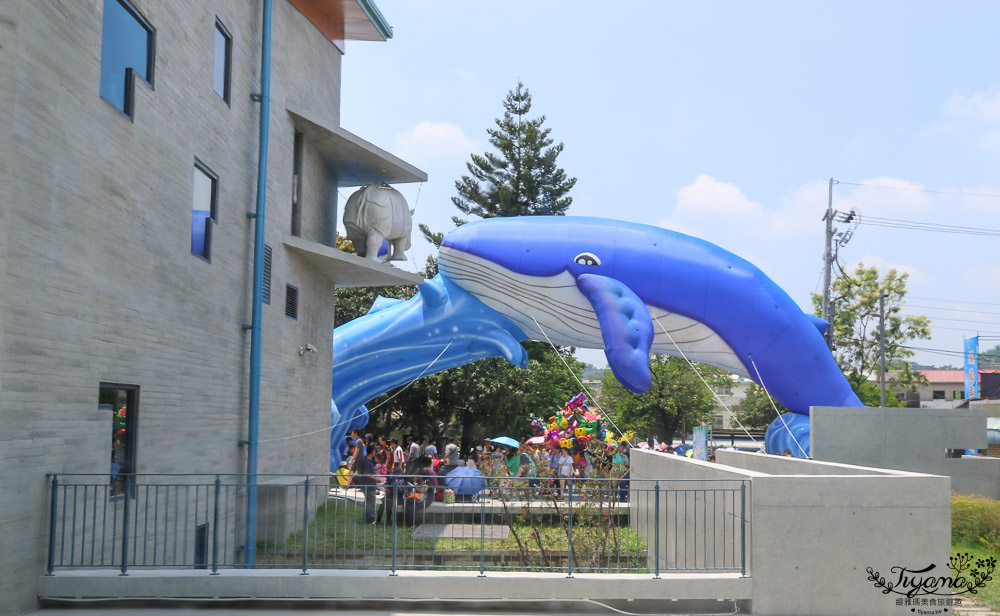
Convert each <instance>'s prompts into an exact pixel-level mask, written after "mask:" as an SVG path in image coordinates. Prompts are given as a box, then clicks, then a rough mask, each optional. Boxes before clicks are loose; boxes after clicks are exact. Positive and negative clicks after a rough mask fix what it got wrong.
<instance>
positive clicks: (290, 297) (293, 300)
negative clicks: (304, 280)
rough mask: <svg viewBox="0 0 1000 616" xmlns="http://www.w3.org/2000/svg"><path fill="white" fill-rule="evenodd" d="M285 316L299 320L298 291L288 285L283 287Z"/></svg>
mask: <svg viewBox="0 0 1000 616" xmlns="http://www.w3.org/2000/svg"><path fill="white" fill-rule="evenodd" d="M285 316H286V317H288V318H290V319H297V318H299V290H298V289H297V288H295V287H293V286H292V285H290V284H288V285H285Z"/></svg>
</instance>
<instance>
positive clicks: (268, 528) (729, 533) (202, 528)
mask: <svg viewBox="0 0 1000 616" xmlns="http://www.w3.org/2000/svg"><path fill="white" fill-rule="evenodd" d="M48 476H49V477H50V481H51V488H50V503H49V511H50V519H49V543H48V545H47V567H46V573H47V574H48V575H56V574H57V572H58V571H59V570H62V569H66V568H80V567H96V568H115V569H120V573H121V574H122V575H129V571H130V569H131V568H136V567H142V568H171V569H176V568H204V569H208V570H209V572H210V573H211V574H214V575H219V574H224V572H225V570H227V569H232V568H242V567H246V566H247V562H246V558H247V553H248V552H249V550H248V549H247V546H246V545H245V543H243V542H242V541H241V539H242V538H243V537H245V536H246V533H245V526H246V524H247V522H248V521H247V519H246V516H245V514H244V513H243V512H245V504H246V500H247V498H248V494H247V492H248V486H247V483H246V481H245V477H246V475H245V474H242V473H139V474H127V475H126V476H125V477H124V479H125V481H124V483H125V486H126V487H125V491H124V492H122V489H121V481H120V479H121V478H120V477H115V478H114V479H115V481H114V482H113V481H112V477H111V475H110V474H109V473H50V474H49V475H48ZM261 477H262V478H264V479H265V481H264V482H263V483H261V484H260V485H259V486H258V489H259V490H260V491H261V492H260V495H261V500H260V501H259V504H258V511H257V513H258V515H259V522H258V523H259V533H258V535H257V539H256V542H257V543H256V545H255V546H253V547H254V551H255V558H256V566H258V567H274V568H292V567H294V568H297V569H299V570H300V572H301V573H302V574H308V573H309V571H310V570H311V569H316V568H362V569H364V568H373V569H386V570H388V571H389V572H390V574H391V575H395V574H396V572H397V571H398V570H399V569H414V568H417V569H459V570H460V569H470V570H476V571H478V572H479V575H480V576H485V575H486V573H487V571H495V570H531V571H538V570H541V571H547V570H551V571H562V572H564V573H565V574H566V575H567V576H570V577H571V576H573V575H575V574H576V573H578V572H579V573H637V572H646V573H649V574H650V575H651V576H652V577H654V578H658V577H659V576H660V575H661V574H662V573H663V572H665V571H666V572H671V571H686V572H709V571H726V572H731V573H736V574H740V575H744V576H746V575H749V573H748V565H747V563H748V562H750V559H748V558H747V551H748V549H749V547H748V541H747V532H746V531H747V524H748V520H747V519H746V516H747V509H748V508H747V496H748V494H747V491H748V488H749V487H750V482H749V480H747V479H705V480H693V479H662V478H661V479H625V478H587V479H575V478H574V479H567V480H566V481H567V484H568V485H563V486H560V485H559V482H558V478H553V477H546V476H540V477H509V476H499V477H491V476H481V477H476V478H475V480H476V481H479V482H481V483H480V484H476V485H474V486H472V487H473V488H474V493H475V494H474V496H473V495H466V494H464V493H465V492H467V490H463V489H462V488H461V486H459V485H457V484H452V485H453V487H454V488H455V490H454V491H456V492H459V494H449V495H447V496H446V494H445V492H446V490H450V489H451V488H448V487H447V485H446V483H445V482H446V481H448V482H451V480H452V479H454V478H453V477H447V476H439V477H437V480H438V485H437V486H434V485H428V483H429V482H430V481H431V476H428V475H421V474H417V475H390V476H389V477H384V476H378V475H355V476H354V482H355V484H356V485H341V483H340V481H343V480H344V478H343V477H339V476H336V475H329V474H328V475H326V476H324V475H323V474H320V473H317V474H311V473H302V474H289V473H271V474H265V475H262V476H261ZM268 478H269V479H268ZM380 482H385V483H383V484H381V485H380ZM452 499H454V500H455V502H454V503H452V502H450V501H451V500H452ZM446 501H448V502H446ZM372 519H376V521H381V522H382V523H383V524H382V525H379V524H374V525H373V524H370V522H371V521H372ZM427 533H430V535H427Z"/></svg>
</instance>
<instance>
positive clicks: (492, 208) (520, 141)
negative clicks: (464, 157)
mask: <svg viewBox="0 0 1000 616" xmlns="http://www.w3.org/2000/svg"><path fill="white" fill-rule="evenodd" d="M503 107H504V114H503V118H497V119H496V120H495V122H496V128H491V129H488V130H487V131H486V132H487V133H488V134H489V136H490V144H491V145H492V146H493V147H494V148H496V149H497V153H493V152H487V153H486V154H483V155H479V154H473V155H472V161H471V162H468V163H466V168H467V169H468V170H469V174H470V175H463V176H462V179H461V180H458V181H457V182H455V190H456V191H458V196H456V197H452V199H451V202H452V203H454V204H455V207H457V208H458V209H459V211H461V212H462V213H464V214H467V215H471V216H479V217H480V218H491V217H494V216H532V215H542V214H545V215H560V214H564V213H565V212H566V209H567V208H568V207H569V206H570V204H571V203H572V202H573V198H572V197H570V196H569V195H568V194H567V193H568V192H569V191H570V189H572V188H573V185H574V184H576V178H567V177H566V172H565V171H563V170H562V168H560V167H559V166H558V165H557V164H556V158H557V157H558V156H559V154H560V153H561V152H562V150H563V144H562V143H558V144H554V141H553V139H552V138H551V137H550V136H549V133H550V132H551V129H549V128H543V126H542V125H543V124H544V123H545V116H544V115H543V116H539V117H537V118H529V117H527V116H528V113H529V112H530V111H531V94H530V93H529V92H528V89H527V88H525V87H524V84H523V83H520V82H518V84H517V88H516V89H515V90H512V91H510V92H508V93H507V97H506V98H505V99H504V103H503Z"/></svg>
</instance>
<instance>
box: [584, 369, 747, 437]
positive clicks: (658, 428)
mask: <svg viewBox="0 0 1000 616" xmlns="http://www.w3.org/2000/svg"><path fill="white" fill-rule="evenodd" d="M695 366H696V367H697V369H698V371H699V372H700V373H701V375H702V377H703V378H704V379H705V380H706V381H707V382H708V383H709V385H710V386H712V387H719V386H721V385H722V384H723V382H724V380H725V379H727V378H728V377H729V373H727V372H725V371H723V370H721V369H719V368H716V367H714V366H709V365H707V364H695ZM649 369H650V371H651V372H652V375H653V384H652V386H651V387H650V388H649V390H647V391H646V392H644V393H641V394H635V393H632V392H631V391H629V390H627V389H625V387H623V386H622V385H621V384H620V383H619V382H618V381H617V379H615V378H614V376H613V375H612V374H611V372H610V371H608V372H607V373H606V374H605V376H604V379H603V389H602V391H601V399H602V400H603V405H604V410H605V412H606V413H607V414H608V415H609V416H610V417H611V418H612V419H613V420H614V422H615V424H616V425H617V426H618V428H619V430H621V431H627V430H635V432H636V434H638V435H639V437H640V438H643V437H648V436H655V437H656V438H658V439H659V440H661V441H666V442H670V441H671V440H672V439H673V438H674V436H675V435H678V434H681V433H682V432H683V431H689V430H690V429H691V428H692V427H694V426H697V425H699V424H702V423H706V422H708V421H711V418H712V414H713V411H714V409H715V396H714V395H713V394H712V392H711V391H710V390H709V389H708V387H705V384H704V383H702V381H701V379H700V378H698V375H697V374H695V372H694V370H692V368H691V365H689V364H688V363H687V361H685V360H683V359H681V358H678V357H669V356H666V355H653V356H651V357H650V361H649Z"/></svg>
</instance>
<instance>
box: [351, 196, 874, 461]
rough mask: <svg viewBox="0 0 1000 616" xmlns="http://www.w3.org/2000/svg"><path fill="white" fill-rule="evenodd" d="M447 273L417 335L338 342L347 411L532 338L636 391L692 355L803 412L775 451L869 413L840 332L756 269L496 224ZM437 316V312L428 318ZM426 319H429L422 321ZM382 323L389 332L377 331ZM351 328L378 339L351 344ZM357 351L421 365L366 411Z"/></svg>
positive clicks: (412, 330) (802, 445) (534, 224)
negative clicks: (671, 362)
mask: <svg viewBox="0 0 1000 616" xmlns="http://www.w3.org/2000/svg"><path fill="white" fill-rule="evenodd" d="M439 269H440V272H441V273H440V274H439V277H438V278H436V279H435V280H434V281H429V282H427V283H425V284H424V285H423V286H422V291H421V295H419V296H417V297H416V298H414V299H413V300H409V302H412V303H404V304H403V305H404V306H405V305H407V304H409V306H410V307H409V308H407V309H405V310H401V311H400V313H399V314H400V315H404V314H408V315H409V317H408V318H407V319H403V321H404V322H407V323H408V325H406V326H402V325H401V324H400V323H397V315H396V313H395V311H393V313H391V314H390V313H387V312H386V311H385V310H378V311H377V312H375V313H373V314H372V315H368V316H365V317H362V318H360V319H357V320H355V321H352V322H351V323H348V324H347V325H344V326H342V327H340V328H337V329H336V330H335V331H334V346H335V350H334V364H335V365H334V399H335V401H336V402H337V404H338V406H340V408H355V407H356V406H358V405H360V404H361V403H363V402H365V401H367V400H368V399H370V397H374V395H377V394H379V393H382V392H384V391H387V390H388V389H389V388H390V387H392V386H395V385H398V384H402V383H405V382H408V379H412V378H415V377H416V376H418V374H417V373H418V372H419V370H421V369H426V366H427V365H428V363H429V362H431V361H432V360H433V359H434V355H436V354H437V353H439V352H441V350H442V349H443V348H444V346H445V344H450V345H451V346H450V347H449V351H450V353H448V354H447V355H448V357H447V360H446V361H444V362H442V361H441V359H438V360H437V364H436V365H435V366H434V367H433V368H432V371H435V372H436V371H437V370H438V369H444V368H446V367H452V366H454V365H460V364H461V363H466V362H467V361H472V360H474V359H478V358H479V357H485V356H495V357H506V358H507V359H508V360H509V361H512V363H516V364H520V363H523V351H522V352H521V353H518V352H517V351H515V350H513V347H512V345H511V341H512V339H516V340H522V339H526V338H530V339H534V340H542V341H546V340H547V341H551V342H552V343H554V344H559V345H566V346H575V347H581V348H603V349H604V350H605V355H606V356H607V359H608V365H609V367H610V368H611V370H612V372H613V373H614V375H615V377H616V378H617V379H618V380H619V381H620V382H621V383H622V384H623V385H624V386H625V387H627V388H629V389H630V390H632V391H635V392H642V391H645V390H646V389H648V388H649V386H650V384H651V375H650V372H649V354H650V353H666V354H671V355H681V354H683V355H684V356H686V357H687V358H689V359H691V360H692V361H699V362H704V363H707V364H712V365H715V366H719V367H721V368H723V369H725V370H728V371H730V372H732V373H735V374H739V375H742V376H746V377H749V378H751V379H752V380H754V381H755V382H757V383H759V384H761V385H763V386H764V387H765V388H766V389H767V390H768V391H769V392H770V393H771V395H773V396H774V397H775V398H776V399H777V400H778V401H779V402H781V403H782V404H784V405H785V407H787V408H788V409H789V410H791V411H793V414H790V415H786V416H784V417H783V418H779V419H777V420H775V423H774V424H772V427H771V428H770V429H769V430H768V436H767V439H766V446H767V449H768V451H773V452H780V451H782V450H783V449H785V448H789V449H792V451H793V452H795V453H796V454H797V455H808V453H809V444H808V443H809V433H808V416H807V415H808V412H809V407H810V406H862V403H861V401H860V400H859V399H858V398H857V396H856V395H855V394H854V391H853V390H852V389H851V387H850V385H849V384H848V382H847V380H846V379H845V378H844V375H843V373H842V372H841V371H840V369H839V368H838V366H837V364H836V362H834V360H833V357H832V355H831V354H830V351H829V349H828V348H827V347H826V345H825V343H824V340H823V337H822V331H823V330H824V329H825V327H826V325H827V324H826V323H825V322H823V321H821V320H819V319H817V318H816V317H812V316H810V315H807V314H805V313H803V312H802V310H801V309H800V308H799V307H798V306H797V305H796V304H795V302H794V301H792V299H791V298H790V297H789V296H788V295H787V294H786V293H785V292H784V291H783V290H782V289H781V288H779V287H778V286H777V285H776V284H775V283H774V282H773V281H772V280H771V279H769V278H768V277H767V276H766V275H764V273H763V272H761V271H760V270H759V269H757V268H756V267H755V266H754V265H752V264H751V263H749V262H748V261H746V260H745V259H742V258H740V257H738V256H736V255H734V254H732V253H730V252H728V251H726V250H723V249H722V248H719V247H718V246H715V245H714V244H711V243H709V242H706V241H704V240H700V239H697V238H694V237H691V236H688V235H684V234H681V233H676V232H673V231H668V230H666V229H661V228H658V227H652V226H647V225H640V224H635V223H627V222H622V221H615V220H605V219H599V218H577V217H563V216H532V217H516V218H490V219H486V220H481V221H477V222H474V223H469V224H466V225H463V226H461V227H459V228H457V229H455V230H453V231H451V232H450V233H449V234H448V235H447V236H445V238H444V241H443V242H442V244H441V252H440V259H439ZM428 285H431V286H430V287H428ZM442 296H444V298H445V299H442ZM425 298H426V299H425ZM427 299H430V300H432V301H430V302H428V301H427ZM428 303H430V304H433V306H436V307H437V308H438V310H437V311H434V310H430V311H428V310H426V307H427V304H428ZM418 304H419V305H420V306H421V308H420V309H419V310H418V309H417V308H416V306H417V305H418ZM393 308H395V307H393ZM397 310H399V309H398V308H397ZM415 312H420V313H421V314H425V313H426V314H427V315H428V318H427V319H422V318H421V319H414V318H413V316H414V314H415ZM491 313H492V314H491ZM377 315H381V316H377ZM486 315H489V316H488V317H487V316H486ZM372 317H377V318H378V319H379V321H376V320H374V319H373V320H369V321H365V320H366V319H371V318H372ZM470 318H471V321H470ZM359 321H360V322H361V323H359ZM390 322H391V323H392V327H393V328H394V329H397V328H398V330H397V331H396V336H395V337H394V341H392V342H389V341H385V340H380V336H379V335H378V334H379V331H380V330H381V329H384V328H385V327H387V326H388V323H390ZM351 325H354V327H355V328H357V329H358V330H359V331H360V330H364V331H365V332H366V335H365V336H359V335H358V334H357V333H355V336H354V339H353V340H343V339H341V338H340V336H341V330H343V329H344V328H347V327H348V326H351ZM404 330H405V333H404ZM491 331H492V333H491V334H489V335H487V333H488V332H491ZM404 340H405V342H404ZM484 340H488V341H489V344H485V345H484V344H483V341H484ZM342 342H343V344H342ZM355 344H359V345H361V348H362V349H367V351H365V352H364V356H365V357H366V358H371V357H372V353H375V354H378V353H383V354H387V355H388V356H392V357H395V358H396V360H395V361H397V362H398V361H402V362H403V363H409V364H412V366H411V367H410V368H409V369H408V370H399V369H396V370H392V369H390V370H387V373H392V375H393V376H385V375H380V376H379V379H380V380H379V385H378V386H376V387H374V388H370V389H371V391H367V390H366V391H365V393H364V394H363V395H361V398H364V396H368V395H369V393H372V394H373V395H371V396H370V397H369V398H364V399H358V400H355V399H353V398H352V399H350V400H347V399H345V400H344V402H345V404H344V405H342V404H341V402H340V400H339V399H338V385H337V382H338V381H341V380H344V379H346V380H347V381H351V379H352V378H355V377H354V376H351V375H355V376H357V375H361V377H362V380H368V379H367V378H366V377H364V373H365V371H366V370H374V369H375V368H374V367H373V366H374V365H375V364H372V365H371V366H369V367H367V368H360V369H357V368H355V369H352V367H353V361H354V360H353V359H351V358H349V357H347V356H346V355H345V356H343V357H342V359H343V360H344V361H339V360H338V351H346V347H347V346H353V345H355ZM408 344H412V345H413V348H414V351H415V352H416V353H417V355H414V356H411V355H410V352H409V350H407V345H408ZM456 345H457V346H456ZM517 346H518V347H519V346H520V345H517ZM473 351H474V352H473ZM463 354H464V355H463ZM418 356H419V357H418ZM404 357H406V358H407V359H406V360H403V359H402V358H404ZM376 363H377V362H376ZM342 370H343V371H347V372H346V373H345V372H342ZM397 375H398V376H399V377H404V375H405V378H401V379H400V378H396V376H397ZM350 387H351V383H350V382H344V383H343V385H342V389H344V388H346V389H350ZM358 387H359V386H357V384H355V389H358ZM360 387H361V389H365V388H364V387H363V386H360ZM376 390H377V391H376ZM352 405H353V406H352Z"/></svg>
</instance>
